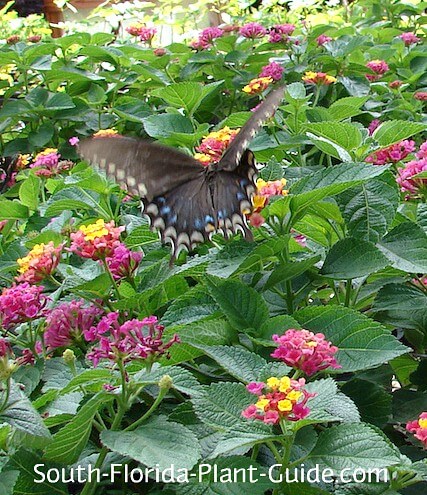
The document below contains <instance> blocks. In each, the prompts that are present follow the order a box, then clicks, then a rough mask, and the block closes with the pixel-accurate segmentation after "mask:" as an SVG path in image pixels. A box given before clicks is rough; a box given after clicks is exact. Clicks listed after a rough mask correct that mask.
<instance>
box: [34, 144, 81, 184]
mask: <svg viewBox="0 0 427 495" xmlns="http://www.w3.org/2000/svg"><path fill="white" fill-rule="evenodd" d="M60 158H61V155H60V153H58V150H57V149H56V148H46V149H45V150H43V151H41V152H40V153H38V154H37V155H36V156H35V158H34V161H33V163H31V164H30V168H32V169H34V173H35V175H37V176H39V177H47V178H49V177H54V176H55V175H58V174H59V173H61V172H64V171H67V170H69V169H70V168H71V167H72V166H73V163H72V162H70V161H68V160H60Z"/></svg>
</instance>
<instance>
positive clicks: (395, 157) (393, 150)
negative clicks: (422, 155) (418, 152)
mask: <svg viewBox="0 0 427 495" xmlns="http://www.w3.org/2000/svg"><path fill="white" fill-rule="evenodd" d="M414 150H415V142H414V141H412V140H407V139H405V140H404V141H400V142H399V143H396V144H392V145H391V146H389V147H387V148H384V149H381V150H378V151H375V152H374V153H372V154H371V155H369V156H368V157H367V158H366V161H367V162H368V163H373V164H374V165H385V164H386V163H397V162H400V161H401V160H403V159H405V158H406V157H407V156H408V155H409V154H410V153H412V152H413V151H414Z"/></svg>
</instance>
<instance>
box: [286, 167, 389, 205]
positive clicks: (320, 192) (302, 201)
mask: <svg viewBox="0 0 427 495" xmlns="http://www.w3.org/2000/svg"><path fill="white" fill-rule="evenodd" d="M384 171H385V167H378V166H375V165H366V164H362V163H353V164H351V163H343V164H341V165H335V166H333V167H328V168H326V169H321V170H318V171H317V172H314V173H313V174H311V175H309V176H308V177H304V178H303V179H301V180H299V181H298V182H297V183H296V184H294V185H293V186H292V188H291V190H290V192H291V193H292V196H291V210H292V211H293V212H299V211H301V210H303V209H305V208H307V207H308V206H310V205H311V204H313V203H317V202H318V201H320V200H321V199H323V198H326V197H327V196H335V195H336V194H339V193H341V192H343V191H345V190H346V189H348V188H350V187H353V186H355V185H357V184H359V183H361V182H363V181H365V180H368V179H372V178H374V177H377V176H378V175H381V174H382V173H384Z"/></svg>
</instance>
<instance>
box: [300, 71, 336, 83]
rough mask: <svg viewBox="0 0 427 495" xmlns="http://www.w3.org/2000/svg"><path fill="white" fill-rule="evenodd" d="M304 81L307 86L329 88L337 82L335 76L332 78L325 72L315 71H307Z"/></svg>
mask: <svg viewBox="0 0 427 495" xmlns="http://www.w3.org/2000/svg"><path fill="white" fill-rule="evenodd" d="M302 80H303V81H304V82H305V83H307V84H315V85H317V86H329V85H330V84H333V83H335V82H337V78H336V77H334V76H330V75H329V74H326V73H325V72H313V71H307V72H306V73H305V74H304V76H303V77H302Z"/></svg>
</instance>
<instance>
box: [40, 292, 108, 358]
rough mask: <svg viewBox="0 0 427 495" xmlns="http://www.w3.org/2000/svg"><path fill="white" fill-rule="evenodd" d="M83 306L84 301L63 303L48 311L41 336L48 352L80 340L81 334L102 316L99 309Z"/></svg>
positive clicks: (93, 306)
mask: <svg viewBox="0 0 427 495" xmlns="http://www.w3.org/2000/svg"><path fill="white" fill-rule="evenodd" d="M84 304H85V303H84V301H71V302H64V303H61V304H59V305H58V306H57V307H56V308H54V309H51V310H50V311H49V313H48V315H47V318H46V327H45V330H44V334H43V340H44V343H45V345H46V347H47V349H48V350H52V349H57V348H59V347H65V346H68V345H70V344H71V343H72V342H76V341H79V340H81V338H82V335H83V332H85V331H88V330H90V328H91V327H92V326H93V325H94V323H95V319H96V318H98V317H99V316H101V315H102V314H103V310H102V309H100V308H99V307H97V306H95V305H90V306H85V305H84Z"/></svg>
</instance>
